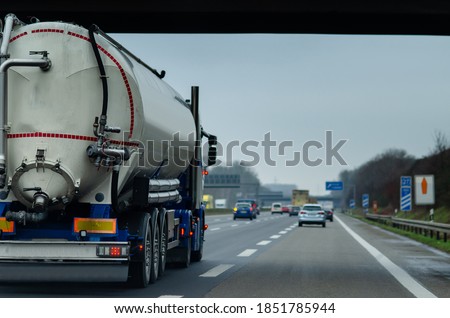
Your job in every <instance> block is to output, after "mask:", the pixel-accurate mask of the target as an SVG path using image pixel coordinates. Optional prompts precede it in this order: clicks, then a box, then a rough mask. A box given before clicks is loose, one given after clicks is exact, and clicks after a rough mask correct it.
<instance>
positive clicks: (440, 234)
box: [366, 213, 450, 242]
mask: <svg viewBox="0 0 450 318" xmlns="http://www.w3.org/2000/svg"><path fill="white" fill-rule="evenodd" d="M366 218H367V219H370V220H375V221H378V222H383V223H385V224H390V225H392V226H393V227H395V228H399V229H402V230H406V231H411V232H415V233H417V234H423V235H426V236H430V237H431V238H433V237H435V238H436V239H437V240H440V239H441V238H442V239H443V240H444V242H447V240H448V236H449V234H450V224H445V223H435V222H433V221H418V220H409V219H401V218H396V217H392V216H390V215H378V214H372V213H367V214H366Z"/></svg>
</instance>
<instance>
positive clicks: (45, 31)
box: [31, 29, 64, 33]
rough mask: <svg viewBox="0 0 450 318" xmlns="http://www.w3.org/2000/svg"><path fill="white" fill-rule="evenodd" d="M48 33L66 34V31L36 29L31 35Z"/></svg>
mask: <svg viewBox="0 0 450 318" xmlns="http://www.w3.org/2000/svg"><path fill="white" fill-rule="evenodd" d="M47 32H51V33H64V30H60V29H36V30H31V33H47Z"/></svg>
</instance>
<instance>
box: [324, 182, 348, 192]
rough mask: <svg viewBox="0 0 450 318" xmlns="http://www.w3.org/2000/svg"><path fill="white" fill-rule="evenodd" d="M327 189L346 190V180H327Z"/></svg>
mask: <svg viewBox="0 0 450 318" xmlns="http://www.w3.org/2000/svg"><path fill="white" fill-rule="evenodd" d="M325 190H329V191H336V190H344V182H342V181H327V182H325Z"/></svg>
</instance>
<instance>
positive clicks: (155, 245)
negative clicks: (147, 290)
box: [150, 222, 161, 284]
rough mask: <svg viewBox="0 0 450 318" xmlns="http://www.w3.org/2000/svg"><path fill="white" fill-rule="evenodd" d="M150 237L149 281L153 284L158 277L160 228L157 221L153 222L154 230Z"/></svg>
mask: <svg viewBox="0 0 450 318" xmlns="http://www.w3.org/2000/svg"><path fill="white" fill-rule="evenodd" d="M151 238H152V241H151V242H152V250H151V257H150V283H151V284H153V283H154V282H156V280H157V279H158V277H159V264H160V247H161V245H160V242H161V230H160V228H159V223H158V222H156V224H155V231H154V233H153V235H152V236H151Z"/></svg>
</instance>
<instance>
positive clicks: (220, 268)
mask: <svg viewBox="0 0 450 318" xmlns="http://www.w3.org/2000/svg"><path fill="white" fill-rule="evenodd" d="M233 266H234V264H220V265H217V266H216V267H213V268H211V269H210V270H209V271H207V272H205V273H203V274H201V275H200V277H217V276H219V275H220V274H222V273H223V272H225V271H227V270H229V269H230V268H231V267H233Z"/></svg>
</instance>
